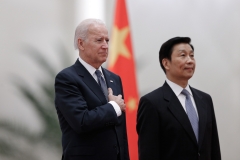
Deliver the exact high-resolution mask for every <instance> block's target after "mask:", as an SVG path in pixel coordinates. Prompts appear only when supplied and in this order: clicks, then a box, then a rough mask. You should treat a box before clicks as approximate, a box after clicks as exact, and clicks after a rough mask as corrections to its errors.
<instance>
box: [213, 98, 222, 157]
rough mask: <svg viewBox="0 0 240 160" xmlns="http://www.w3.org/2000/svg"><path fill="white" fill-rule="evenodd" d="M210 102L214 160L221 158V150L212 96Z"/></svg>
mask: <svg viewBox="0 0 240 160" xmlns="http://www.w3.org/2000/svg"><path fill="white" fill-rule="evenodd" d="M210 103H211V106H212V153H211V155H212V160H221V151H220V144H219V138H218V130H217V122H216V117H215V113H214V107H213V102H212V98H211V97H210Z"/></svg>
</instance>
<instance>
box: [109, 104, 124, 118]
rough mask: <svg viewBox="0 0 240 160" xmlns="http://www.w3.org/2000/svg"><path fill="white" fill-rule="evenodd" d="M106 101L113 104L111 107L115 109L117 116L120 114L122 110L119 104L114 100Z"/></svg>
mask: <svg viewBox="0 0 240 160" xmlns="http://www.w3.org/2000/svg"><path fill="white" fill-rule="evenodd" d="M108 103H110V104H111V105H112V106H113V108H114V110H115V112H116V114H117V116H118V117H119V116H121V115H122V111H121V109H120V107H119V105H118V104H117V103H116V102H114V101H109V102H108Z"/></svg>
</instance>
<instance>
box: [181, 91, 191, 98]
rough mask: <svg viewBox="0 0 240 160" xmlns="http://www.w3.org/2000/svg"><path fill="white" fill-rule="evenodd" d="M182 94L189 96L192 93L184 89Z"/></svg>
mask: <svg viewBox="0 0 240 160" xmlns="http://www.w3.org/2000/svg"><path fill="white" fill-rule="evenodd" d="M182 94H183V95H185V96H186V97H189V95H190V93H189V92H188V91H187V90H186V89H183V90H182Z"/></svg>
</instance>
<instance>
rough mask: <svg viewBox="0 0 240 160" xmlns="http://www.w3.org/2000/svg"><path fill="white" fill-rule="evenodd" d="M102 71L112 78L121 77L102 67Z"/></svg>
mask: <svg viewBox="0 0 240 160" xmlns="http://www.w3.org/2000/svg"><path fill="white" fill-rule="evenodd" d="M102 70H103V72H104V73H105V74H107V75H110V76H112V77H120V76H119V75H117V74H115V73H113V72H111V71H109V70H108V69H106V68H103V67H102Z"/></svg>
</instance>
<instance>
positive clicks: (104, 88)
mask: <svg viewBox="0 0 240 160" xmlns="http://www.w3.org/2000/svg"><path fill="white" fill-rule="evenodd" d="M95 74H96V75H97V80H98V84H99V86H100V87H101V89H102V92H103V94H104V96H105V98H106V100H107V101H108V90H107V85H106V83H105V81H104V79H103V77H102V72H101V71H99V70H98V69H97V70H96V71H95Z"/></svg>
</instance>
